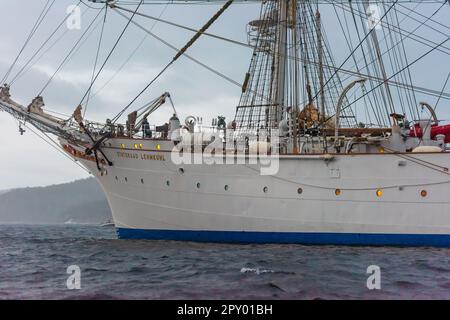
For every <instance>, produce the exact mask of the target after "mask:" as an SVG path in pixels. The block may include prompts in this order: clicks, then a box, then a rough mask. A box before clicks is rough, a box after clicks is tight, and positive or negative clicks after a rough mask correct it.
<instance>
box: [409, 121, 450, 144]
mask: <svg viewBox="0 0 450 320" xmlns="http://www.w3.org/2000/svg"><path fill="white" fill-rule="evenodd" d="M440 134H443V135H444V136H445V143H450V125H445V126H439V125H436V124H435V125H432V126H431V139H434V138H436V136H437V135H440ZM409 136H410V137H417V138H422V128H420V125H419V124H416V125H415V130H414V129H411V131H410V132H409Z"/></svg>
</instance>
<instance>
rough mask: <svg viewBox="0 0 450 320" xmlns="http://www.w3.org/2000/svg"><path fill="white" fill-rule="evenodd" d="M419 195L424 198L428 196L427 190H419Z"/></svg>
mask: <svg viewBox="0 0 450 320" xmlns="http://www.w3.org/2000/svg"><path fill="white" fill-rule="evenodd" d="M420 195H421V196H422V198H426V197H427V196H428V191H427V190H422V191H421V192H420Z"/></svg>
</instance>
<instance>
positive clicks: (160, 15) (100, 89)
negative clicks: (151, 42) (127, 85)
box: [91, 4, 169, 99]
mask: <svg viewBox="0 0 450 320" xmlns="http://www.w3.org/2000/svg"><path fill="white" fill-rule="evenodd" d="M168 6H169V4H166V5H165V6H164V8H163V10H161V13H160V14H159V18H161V17H162V15H163V14H164V12H165V11H166V10H167V8H168ZM157 24H158V21H155V22H154V23H153V25H152V26H151V28H150V31H152V30H153V29H154V27H155V26H156V25H157ZM147 37H148V34H147V33H146V34H145V35H144V37H143V38H142V40H141V41H140V42H139V43H138V45H137V46H136V47H135V48H134V50H133V51H132V52H131V54H129V55H128V57H127V59H126V60H125V61H124V62H123V63H122V65H121V66H120V67H119V68H118V69H117V70H116V71H115V72H114V74H113V75H112V76H111V77H110V78H109V79H108V80H107V81H106V82H105V83H104V84H103V85H102V86H101V87H100V88H99V89H98V90H97V91H95V93H94V94H93V95H91V99H92V98H94V97H95V96H97V95H98V94H99V93H100V92H101V91H102V90H103V89H104V88H106V86H108V84H110V83H111V81H113V80H114V79H115V77H116V76H117V75H118V74H119V73H120V72H121V71H122V70H123V68H125V66H126V65H127V64H128V63H129V62H130V60H131V59H132V58H133V57H134V55H135V54H136V53H137V52H138V50H139V49H140V48H141V47H142V45H143V44H144V42H145V40H146V39H147Z"/></svg>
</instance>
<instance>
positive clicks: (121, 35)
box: [79, 0, 143, 105]
mask: <svg viewBox="0 0 450 320" xmlns="http://www.w3.org/2000/svg"><path fill="white" fill-rule="evenodd" d="M142 2H143V0H141V1H140V2H139V4H138V6H137V7H136V9H135V10H134V12H133V14H132V15H131V17H130V18H129V19H128V22H127V24H126V25H125V27H124V28H123V30H122V32H121V33H120V35H119V37H118V38H117V40H116V42H115V43H114V46H113V47H112V49H111V51H110V52H109V53H108V56H107V57H106V59H105V61H104V62H103V64H102V66H101V67H100V69H99V70H98V72H97V75H96V76H95V78H94V79H93V81H92V82H91V85H90V86H89V88H88V89H87V90H86V93H85V94H84V96H83V98H81V101H80V103H79V105H81V104H82V103H83V101H84V99H85V98H86V97H87V95H88V93H89V92H90V90H91V89H92V86H93V85H94V83H95V81H97V78H98V76H99V75H100V73H101V72H102V71H103V68H104V67H105V65H106V63H107V62H108V60H109V58H110V57H111V55H112V54H113V52H114V50H115V49H116V47H117V45H118V44H119V42H120V40H121V39H122V37H123V35H124V34H125V31H126V30H127V29H128V26H129V25H130V23H131V21H132V20H133V18H134V16H135V14H136V12H137V11H138V10H139V8H140V7H141V4H142ZM105 8H107V6H105ZM105 10H106V9H105ZM99 12H101V11H99Z"/></svg>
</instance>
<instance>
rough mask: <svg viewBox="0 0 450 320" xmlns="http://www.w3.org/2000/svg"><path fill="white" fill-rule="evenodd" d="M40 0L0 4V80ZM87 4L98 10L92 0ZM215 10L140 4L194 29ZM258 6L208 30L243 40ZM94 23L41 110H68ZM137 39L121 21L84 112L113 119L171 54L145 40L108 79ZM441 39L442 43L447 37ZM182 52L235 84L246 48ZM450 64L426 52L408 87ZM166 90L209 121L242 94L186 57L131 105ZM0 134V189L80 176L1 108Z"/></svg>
mask: <svg viewBox="0 0 450 320" xmlns="http://www.w3.org/2000/svg"><path fill="white" fill-rule="evenodd" d="M46 2H47V0H33V1H31V0H0V18H1V19H0V78H2V77H3V75H4V74H5V73H6V71H7V69H8V68H9V66H10V65H11V63H12V61H13V60H14V58H15V56H16V55H17V53H18V51H19V50H20V48H21V46H22V45H23V43H24V41H25V39H26V38H27V36H28V34H29V32H30V30H31V29H32V27H33V25H34V22H35V21H36V19H37V17H38V15H39V13H40V12H41V10H42V8H43V7H44V5H45V3H46ZM76 3H78V1H76V0H57V1H56V2H55V4H54V6H53V7H52V8H51V10H50V11H49V13H48V15H47V17H46V19H45V21H44V22H43V23H42V25H41V26H40V28H39V29H38V30H37V32H36V34H35V35H34V37H33V38H32V40H31V41H30V44H29V46H28V47H27V48H26V49H25V50H24V53H23V55H22V56H21V57H20V59H19V60H18V63H17V65H16V67H15V69H13V71H12V73H11V74H12V75H13V76H14V75H15V74H16V73H17V71H18V70H19V69H20V68H21V66H23V64H24V63H25V62H26V61H27V60H28V58H29V57H30V56H31V55H32V54H33V53H34V52H35V50H36V49H37V48H38V47H39V46H40V45H41V44H42V42H43V41H45V39H46V38H47V37H48V36H49V34H50V33H51V32H52V31H53V30H54V28H55V27H56V26H57V25H58V23H59V22H60V21H61V20H62V19H63V18H64V16H65V12H66V9H67V7H68V6H69V5H71V4H76ZM94 6H95V7H97V8H98V7H99V6H98V5H94ZM437 6H438V5H422V6H421V7H420V8H419V9H420V10H421V12H422V13H423V14H430V13H432V12H434V10H436V8H437ZM80 7H81V9H82V12H83V16H82V29H81V30H70V31H67V29H66V28H65V27H64V28H62V29H61V30H60V31H59V32H58V33H57V34H56V35H55V38H54V39H57V38H59V37H60V36H61V35H63V33H65V34H64V36H62V37H61V40H60V41H59V42H57V43H56V44H55V45H54V47H53V48H52V49H51V50H49V51H48V52H47V53H46V54H45V55H44V56H43V57H42V58H41V59H39V60H38V61H37V62H36V63H35V64H33V67H32V68H31V69H29V71H28V72H27V73H25V74H24V75H23V76H22V77H20V78H19V79H18V80H17V81H16V82H14V84H13V86H12V87H11V93H12V96H13V99H14V100H16V101H17V102H19V103H22V104H24V105H28V103H29V102H30V101H31V99H32V98H33V97H35V96H36V95H37V94H38V93H39V92H40V90H41V89H42V88H43V86H44V84H45V83H46V81H47V80H48V79H49V77H50V76H51V75H52V74H53V72H54V70H55V69H56V68H57V66H58V65H59V63H60V62H61V61H62V60H63V59H64V57H65V55H66V54H67V53H68V51H69V50H70V48H71V47H72V46H73V44H74V43H75V42H76V41H77V39H78V37H80V35H81V34H82V33H83V32H84V30H85V29H86V28H87V27H88V25H89V23H90V22H91V21H92V19H93V17H94V16H95V15H96V14H97V13H98V10H96V9H88V8H86V7H85V6H83V5H81V6H80ZM130 8H133V7H130ZM218 8H219V6H218V5H201V6H200V5H195V6H188V5H177V6H176V5H169V6H165V5H151V6H144V8H143V9H142V10H141V11H143V12H146V13H148V14H150V15H153V16H159V15H160V14H162V18H164V19H167V20H171V21H175V22H177V23H180V24H182V25H186V26H190V27H193V28H200V27H201V26H202V25H203V24H204V23H205V22H206V21H207V20H208V19H209V18H210V17H211V16H212V15H213V14H214V13H215V12H216V11H217V10H218ZM259 9H260V7H259V5H257V4H236V5H233V6H232V7H231V8H230V9H229V10H228V11H227V12H226V13H225V14H224V15H223V16H222V17H221V18H220V19H219V20H218V22H216V24H214V25H213V26H212V27H211V29H210V30H209V31H210V32H211V33H215V34H218V35H223V36H225V37H229V38H232V39H235V40H239V41H242V42H246V41H247V34H246V25H247V22H248V21H250V20H252V19H254V18H257V17H258V13H259ZM449 13H450V6H448V8H444V10H442V12H439V13H438V14H437V15H436V16H435V17H434V19H436V20H438V21H441V22H442V21H443V23H444V24H446V25H447V26H449V27H450V25H449V24H448V21H449V19H448V15H449ZM322 17H323V20H324V21H326V23H327V32H328V38H329V40H330V44H331V46H332V49H333V54H334V56H335V60H336V61H337V64H338V65H340V61H343V59H345V57H346V54H348V49H347V48H345V47H344V46H343V45H342V43H343V39H342V35H341V34H340V31H339V30H340V29H339V28H338V22H337V20H336V17H335V13H334V11H332V10H331V9H329V8H328V9H327V8H324V9H323V11H322ZM445 17H447V19H446V18H445ZM99 21H100V20H99ZM136 21H138V22H140V23H142V24H144V25H145V26H146V27H148V28H152V27H153V31H154V32H155V33H156V34H158V35H159V36H161V37H163V38H164V39H166V40H167V41H168V42H170V43H172V44H173V45H175V46H177V47H181V46H183V45H184V44H185V43H186V42H187V41H188V40H189V39H190V37H192V33H191V32H189V31H185V30H180V29H178V28H174V27H169V26H167V25H163V24H161V23H158V24H156V25H154V23H153V22H152V21H150V20H147V19H143V18H137V19H136ZM125 23H126V21H125V20H124V19H123V18H122V17H120V16H118V15H117V14H116V13H114V12H112V11H110V12H109V13H108V15H107V23H106V27H105V38H104V40H103V46H102V49H101V51H100V58H99V61H100V62H99V64H101V63H102V62H103V61H104V59H105V57H106V55H107V54H108V52H109V50H110V49H111V47H112V45H113V43H114V42H115V40H116V39H117V37H118V35H119V33H120V32H121V30H122V28H123V27H124V25H125ZM408 23H409V24H408ZM417 25H418V23H417V22H414V21H409V22H408V21H405V26H404V28H405V29H406V30H413V29H414V26H417ZM93 26H94V29H93V32H92V34H90V33H88V35H89V34H90V36H89V37H88V38H87V40H86V42H84V43H83V45H82V47H81V48H80V49H79V50H78V51H77V52H76V55H74V56H73V58H72V59H70V61H69V62H68V63H67V64H66V65H65V66H64V68H62V69H61V71H60V72H59V73H58V76H57V77H55V79H54V80H53V81H52V82H51V84H50V85H49V86H48V88H47V89H46V90H45V91H44V93H43V96H44V100H45V103H46V108H48V109H50V110H53V111H57V112H60V113H63V114H71V113H72V111H73V110H74V109H75V107H76V106H77V105H78V103H79V101H80V99H81V97H82V96H83V94H84V92H85V91H86V89H87V87H88V86H89V83H90V79H91V75H92V68H93V65H94V60H95V53H96V50H97V43H98V39H99V34H100V28H101V24H100V23H99V24H94V25H93ZM436 27H438V26H436ZM439 28H440V29H439V30H444V31H445V32H447V36H448V34H449V31H448V29H445V28H442V27H439ZM418 32H421V35H422V36H424V37H427V38H430V37H433V39H434V40H435V41H439V40H440V41H442V39H444V38H445V36H446V35H445V32H444V34H438V35H437V36H436V34H435V33H436V32H433V30H431V29H427V28H421V29H420V30H418ZM144 36H145V34H144V33H143V32H142V31H141V30H139V29H137V28H136V27H134V26H130V27H129V29H128V30H127V31H126V33H125V35H124V37H123V39H122V40H121V42H120V43H119V46H118V47H117V49H116V51H115V52H114V54H113V55H112V57H111V59H110V60H109V61H108V64H107V65H106V66H105V69H104V71H103V72H102V74H101V76H100V77H99V79H98V81H97V82H96V85H95V86H94V88H93V92H94V93H95V92H97V91H98V90H99V89H101V88H103V86H104V84H105V83H107V82H108V85H107V86H106V87H104V88H103V89H102V90H100V91H99V92H98V94H97V95H95V96H94V97H93V98H92V99H91V102H90V104H89V108H88V110H87V118H90V119H92V120H98V121H104V120H105V119H106V118H109V117H113V116H114V115H115V114H116V113H117V112H119V111H120V110H121V109H122V108H123V107H124V106H125V105H126V104H127V103H128V102H129V101H130V100H131V99H132V98H133V97H134V96H135V95H136V94H137V93H138V92H139V91H140V90H141V89H142V88H143V87H144V86H145V85H146V84H147V83H148V81H149V80H151V79H152V78H153V77H154V76H155V75H156V74H157V73H158V72H159V71H160V70H161V68H163V67H164V66H165V65H166V64H167V63H168V62H169V61H170V60H171V59H172V57H173V55H174V51H172V50H171V49H169V48H167V47H166V46H164V45H163V44H161V43H160V42H158V41H156V40H155V39H153V38H151V37H148V38H147V39H146V40H145V42H144V44H143V45H142V46H141V47H140V49H139V50H138V51H137V53H136V54H135V56H134V57H133V59H131V60H130V62H129V63H128V64H126V66H125V67H124V68H123V69H122V71H121V72H120V73H119V74H118V75H117V76H116V77H114V78H113V80H112V81H110V79H111V77H112V76H114V74H115V72H116V70H117V69H118V68H119V67H120V66H121V65H122V64H123V63H124V62H125V61H126V59H127V58H128V57H129V55H130V54H131V52H133V50H134V49H135V48H136V47H137V45H138V44H139V43H140V42H141V41H142V39H143V37H144ZM52 43H53V39H52V40H51V41H50V42H49V45H50V44H52ZM447 45H448V46H450V43H448V44H447ZM346 49H347V50H346ZM408 51H409V52H408V55H409V56H410V58H411V59H413V58H416V57H417V56H419V55H420V54H421V53H423V52H425V51H426V47H423V46H420V45H417V44H416V45H413V44H411V45H410V46H409V47H408ZM189 54H191V55H192V56H194V57H195V58H197V59H199V60H201V61H202V62H204V63H206V64H208V65H210V66H212V67H214V68H215V69H217V70H219V71H221V72H223V73H224V74H226V75H227V76H228V77H230V78H232V79H234V80H236V81H238V82H242V81H243V79H244V75H245V73H246V71H247V68H248V64H249V60H250V58H251V54H252V52H251V51H250V50H249V49H247V48H244V47H240V46H236V45H232V44H229V43H224V42H222V41H220V40H216V39H211V38H202V39H200V40H199V41H198V43H196V44H195V45H194V46H193V47H192V48H191V49H190V51H189ZM39 56H40V55H38V56H37V57H39ZM449 66H450V59H449V55H445V54H432V55H430V56H429V57H428V58H427V59H425V60H424V61H423V63H421V64H420V65H418V66H416V68H415V70H414V82H415V84H416V85H421V86H424V87H427V88H432V89H436V90H440V89H442V86H443V83H444V81H445V78H446V76H447V74H448V72H449V71H450V67H449ZM109 81H110V82H109ZM165 91H169V92H170V93H171V95H172V97H173V100H174V102H175V106H176V108H177V110H178V112H179V114H181V115H182V116H183V117H185V116H188V115H196V116H202V117H203V118H204V119H205V122H207V123H208V124H209V122H210V121H211V120H210V119H211V118H212V117H216V116H218V115H224V116H226V117H227V120H230V119H232V118H233V116H234V112H235V107H236V105H237V103H238V101H239V97H240V92H241V90H240V88H238V87H237V86H235V85H233V84H231V83H229V82H226V81H224V80H223V79H221V78H219V77H217V76H216V75H214V74H212V73H211V72H210V71H207V70H205V69H203V68H201V67H199V66H198V65H196V64H194V63H192V62H191V61H189V60H187V59H185V58H182V59H180V61H178V62H177V63H176V64H175V65H174V66H173V67H171V68H170V69H169V71H168V72H166V73H165V74H164V76H163V77H162V78H161V79H160V80H159V81H158V82H156V83H155V85H154V86H152V87H151V88H150V89H149V90H148V92H147V93H146V94H145V95H144V96H143V97H142V98H141V99H140V100H139V101H138V102H137V103H136V106H139V105H140V104H143V103H144V102H145V101H149V100H150V99H153V98H155V97H157V96H159V95H161V94H162V93H163V92H165ZM446 91H447V92H448V91H449V90H446ZM424 99H425V97H424ZM433 99H435V98H433ZM433 99H430V100H429V102H430V103H431V104H433V103H434V102H435V100H433ZM447 109H448V101H444V102H443V103H442V106H441V108H440V109H438V113H439V114H440V116H441V117H442V118H445V119H450V112H449V111H448V110H447ZM170 112H171V111H170V108H168V106H167V107H165V108H164V107H163V108H162V109H161V110H160V111H159V112H158V114H156V115H155V117H154V118H153V119H152V120H153V121H152V122H153V123H158V122H159V123H163V122H165V121H167V119H168V118H169V117H170ZM206 119H207V120H206ZM0 130H1V134H0V145H1V147H2V149H1V150H2V151H1V153H0V177H1V179H0V190H4V189H10V188H17V187H25V186H41V185H49V184H55V183H61V182H67V181H71V180H75V179H79V178H84V177H87V174H86V173H85V172H84V171H82V170H81V169H80V168H79V167H77V166H76V165H75V164H74V163H73V162H71V161H70V160H68V159H67V158H65V157H64V156H62V155H61V154H60V153H58V152H56V151H55V150H54V149H53V148H51V147H50V146H48V145H47V144H45V143H44V142H43V141H42V140H40V139H39V138H37V137H36V136H34V135H33V134H32V133H31V132H29V131H27V132H26V133H25V135H24V136H21V135H20V134H19V131H18V128H17V123H16V122H15V121H14V119H12V118H11V117H10V116H8V115H7V114H5V113H0Z"/></svg>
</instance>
